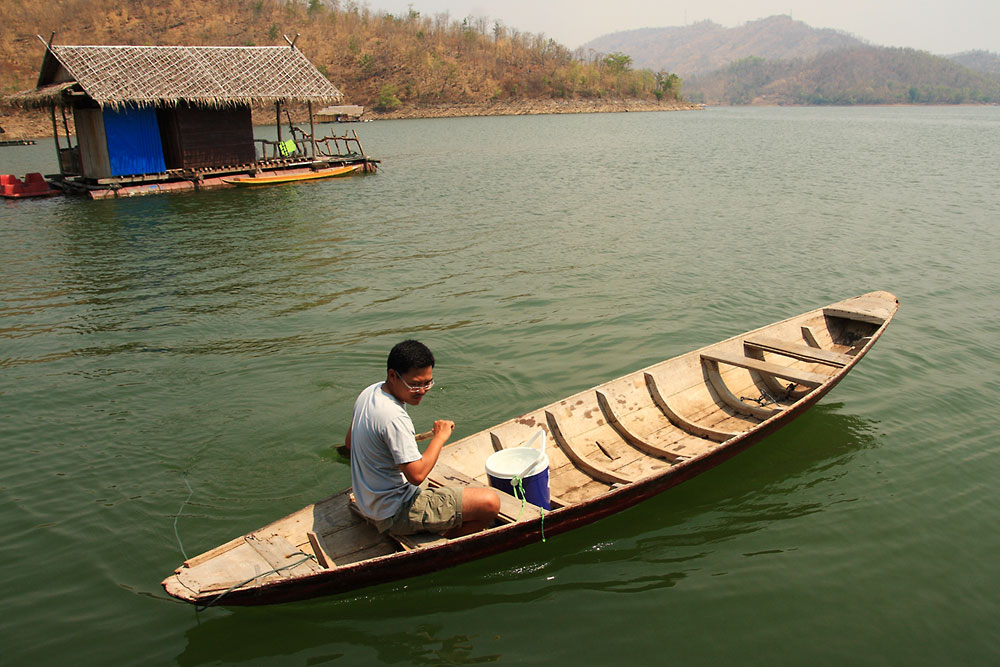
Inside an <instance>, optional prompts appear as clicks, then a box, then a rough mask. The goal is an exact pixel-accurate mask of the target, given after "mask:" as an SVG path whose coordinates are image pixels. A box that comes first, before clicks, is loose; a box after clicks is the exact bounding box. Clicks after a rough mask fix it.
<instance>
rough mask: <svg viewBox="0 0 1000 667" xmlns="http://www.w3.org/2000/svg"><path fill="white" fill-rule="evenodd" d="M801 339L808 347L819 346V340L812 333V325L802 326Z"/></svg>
mask: <svg viewBox="0 0 1000 667" xmlns="http://www.w3.org/2000/svg"><path fill="white" fill-rule="evenodd" d="M801 331H802V340H804V341H805V342H806V345H808V346H809V347H816V348H818V347H821V346H820V344H819V341H818V340H816V334H815V333H813V330H812V327H802V329H801Z"/></svg>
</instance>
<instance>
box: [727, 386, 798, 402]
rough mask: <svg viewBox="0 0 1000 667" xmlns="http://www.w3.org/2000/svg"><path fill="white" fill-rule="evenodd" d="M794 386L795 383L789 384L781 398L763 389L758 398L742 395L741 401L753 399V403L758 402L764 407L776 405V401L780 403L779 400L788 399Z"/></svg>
mask: <svg viewBox="0 0 1000 667" xmlns="http://www.w3.org/2000/svg"><path fill="white" fill-rule="evenodd" d="M794 388H795V385H794V384H790V385H788V388H787V389H786V390H785V395H784V396H783V397H781V398H775V397H774V396H771V394H769V393H768V392H766V391H762V392H761V393H760V396H759V397H758V398H752V397H750V396H740V400H741V401H751V402H752V403H756V404H757V405H759V406H760V407H762V408H766V407H767V406H769V405H774V404H775V403H778V402H779V401H784V400H788V396H789V395H790V394H791V393H792V390H793V389H794Z"/></svg>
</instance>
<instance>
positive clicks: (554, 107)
mask: <svg viewBox="0 0 1000 667" xmlns="http://www.w3.org/2000/svg"><path fill="white" fill-rule="evenodd" d="M702 108H704V106H703V105H700V104H690V103H688V102H677V101H674V100H671V101H669V102H657V101H656V100H638V99H631V100H630V99H621V100H608V99H598V100H522V101H517V102H478V103H471V104H436V105H426V106H419V107H406V108H403V109H399V110H397V111H387V112H379V111H373V110H371V109H366V110H365V113H364V116H363V118H364V119H365V120H401V119H413V118H462V117H471V116H528V115H541V114H563V113H626V112H629V111H693V110H697V109H702ZM269 115H270V118H269V117H268V116H269ZM294 115H295V116H296V118H295V120H296V122H297V123H302V122H308V118H305V117H300V116H304V114H302V113H296V114H294ZM254 121H255V124H257V125H270V124H273V122H274V121H273V112H272V111H264V110H255V113H254ZM71 122H72V121H71ZM0 127H3V128H4V130H5V131H6V133H5V134H0V138H2V139H45V138H49V137H51V136H52V121H51V119H50V118H49V113H48V111H45V110H20V109H11V108H4V109H0ZM61 132H62V128H60V133H61Z"/></svg>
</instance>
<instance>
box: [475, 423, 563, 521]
mask: <svg viewBox="0 0 1000 667" xmlns="http://www.w3.org/2000/svg"><path fill="white" fill-rule="evenodd" d="M539 437H541V439H542V446H541V449H534V448H533V447H532V446H531V445H532V444H533V443H534V442H535V440H537V439H538V438H539ZM486 476H487V477H488V478H489V480H490V486H492V487H493V488H495V489H497V490H499V491H503V492H504V493H509V494H510V495H512V496H516V495H517V494H515V493H514V486H513V479H514V478H515V477H517V478H518V479H520V480H521V485H522V488H523V489H524V495H525V499H526V500H527V501H528V502H529V503H531V504H532V505H538V506H540V507H543V508H545V509H549V457H547V456H546V455H545V431H544V430H542V429H539V430H538V432H537V433H535V435H533V436H531V439H530V440H528V442H527V443H525V445H524V446H523V447H512V448H510V449H501V450H500V451H499V452H494V453H493V454H491V455H490V457H489V458H488V459H486Z"/></svg>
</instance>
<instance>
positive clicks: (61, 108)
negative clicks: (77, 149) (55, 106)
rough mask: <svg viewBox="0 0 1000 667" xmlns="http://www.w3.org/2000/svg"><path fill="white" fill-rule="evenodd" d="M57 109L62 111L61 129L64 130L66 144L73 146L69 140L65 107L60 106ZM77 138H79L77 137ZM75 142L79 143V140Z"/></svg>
mask: <svg viewBox="0 0 1000 667" xmlns="http://www.w3.org/2000/svg"><path fill="white" fill-rule="evenodd" d="M59 110H60V111H61V112H62V119H63V129H64V130H66V146H68V147H69V148H73V142H72V141H70V140H69V121H68V120H66V107H65V106H60V107H59ZM77 138H78V139H79V137H77ZM77 143H78V144H79V143H80V142H79V141H77Z"/></svg>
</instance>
